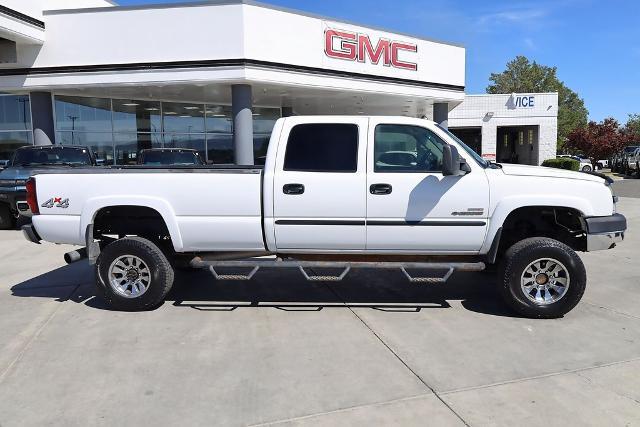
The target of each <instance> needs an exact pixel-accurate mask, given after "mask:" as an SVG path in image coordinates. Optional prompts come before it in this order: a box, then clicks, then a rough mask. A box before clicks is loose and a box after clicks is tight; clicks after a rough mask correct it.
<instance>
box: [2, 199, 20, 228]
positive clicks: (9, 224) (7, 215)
mask: <svg viewBox="0 0 640 427" xmlns="http://www.w3.org/2000/svg"><path fill="white" fill-rule="evenodd" d="M15 226H16V219H15V217H14V216H13V214H12V213H11V209H9V205H7V204H6V203H0V230H10V229H12V228H14V227H15Z"/></svg>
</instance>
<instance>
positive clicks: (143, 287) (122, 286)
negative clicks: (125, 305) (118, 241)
mask: <svg viewBox="0 0 640 427" xmlns="http://www.w3.org/2000/svg"><path fill="white" fill-rule="evenodd" d="M150 284H151V271H150V270H149V267H148V266H147V264H146V263H145V262H144V261H143V260H142V259H140V258H138V257H137V256H135V255H123V256H121V257H119V258H116V259H115V261H113V262H112V263H111V266H109V285H110V286H111V289H113V290H114V292H116V293H117V294H118V295H120V296H123V297H125V298H138V297H139V296H141V295H142V294H144V293H145V292H147V289H149V285H150Z"/></svg>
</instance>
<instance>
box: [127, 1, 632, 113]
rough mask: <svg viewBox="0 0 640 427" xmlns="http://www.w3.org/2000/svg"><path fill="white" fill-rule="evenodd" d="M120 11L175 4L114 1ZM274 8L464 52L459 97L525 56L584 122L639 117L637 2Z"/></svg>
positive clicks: (389, 3)
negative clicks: (551, 77) (585, 116)
mask: <svg viewBox="0 0 640 427" xmlns="http://www.w3.org/2000/svg"><path fill="white" fill-rule="evenodd" d="M116 1H117V3H118V4H120V5H123V6H124V5H139V4H156V3H176V2H179V0H167V1H165V0H116ZM265 3H270V4H274V5H278V6H283V7H288V8H292V9H299V10H303V11H306V12H311V13H316V14H320V15H326V16H330V17H335V18H339V19H346V20H349V21H353V22H355V23H359V24H362V25H365V26H366V25H372V26H380V27H383V28H385V29H389V30H391V31H398V32H404V33H409V34H415V35H416V36H420V37H426V38H434V39H438V40H443V41H447V42H454V43H460V44H462V45H464V46H465V47H466V53H467V69H466V92H467V93H470V94H472V93H484V92H485V89H486V87H487V85H488V84H489V76H490V74H491V73H492V72H501V71H503V70H504V69H505V65H506V63H507V62H508V61H510V60H511V59H513V58H515V57H516V56H517V55H524V56H526V57H528V58H529V59H530V60H532V61H537V62H538V63H540V64H544V65H549V66H555V67H557V68H558V76H559V78H560V79H561V80H562V81H564V82H565V84H566V85H567V86H568V87H569V88H571V89H573V90H574V91H576V92H577V93H578V94H579V95H580V97H582V98H583V99H584V100H585V105H586V107H587V109H588V110H589V118H590V119H591V120H596V121H600V120H603V119H604V118H606V117H614V118H616V119H618V121H620V122H621V123H625V122H626V121H627V118H628V115H629V114H632V113H638V114H640V1H638V0H609V1H602V0H537V1H518V0H492V1H477V0H422V1H421V0H395V1H385V2H376V1H370V0H350V1H345V0H321V1H320V0H267V1H265Z"/></svg>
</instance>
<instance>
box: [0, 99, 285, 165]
mask: <svg viewBox="0 0 640 427" xmlns="http://www.w3.org/2000/svg"><path fill="white" fill-rule="evenodd" d="M27 99H28V97H27ZM54 99H55V101H54V102H55V116H56V117H55V119H56V131H57V136H58V143H61V144H72V145H89V146H90V147H92V149H93V150H94V151H96V153H98V155H97V158H98V159H104V160H103V164H120V165H122V164H132V163H135V162H136V161H137V152H138V151H139V150H143V149H147V148H162V147H175V148H191V149H194V150H197V151H198V152H199V153H200V155H201V156H202V158H204V159H207V160H209V161H211V162H212V163H218V164H221V163H223V164H228V163H231V164H232V163H233V160H234V155H233V153H234V150H233V119H232V114H231V107H230V106H227V105H213V104H206V105H205V104H197V103H184V102H164V101H149V100H147V101H143V100H136V99H107V98H88V97H77V96H66V95H56V96H55V98H54ZM14 110H15V108H14ZM27 111H28V105H27ZM278 118H280V109H279V108H262V107H256V108H254V113H253V119H254V157H255V159H256V164H263V163H264V159H265V157H266V153H267V148H268V145H269V138H270V136H271V130H272V129H273V126H274V125H275V122H276V120H277V119H278ZM28 126H29V128H30V122H29V125H28ZM0 129H1V126H0ZM100 133H102V135H99V134H100ZM109 144H110V147H111V152H109V149H108V147H109Z"/></svg>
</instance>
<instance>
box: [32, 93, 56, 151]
mask: <svg viewBox="0 0 640 427" xmlns="http://www.w3.org/2000/svg"><path fill="white" fill-rule="evenodd" d="M31 119H32V125H33V141H34V144H35V145H51V144H53V141H55V140H56V136H55V128H54V126H53V104H52V99H51V92H31Z"/></svg>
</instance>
